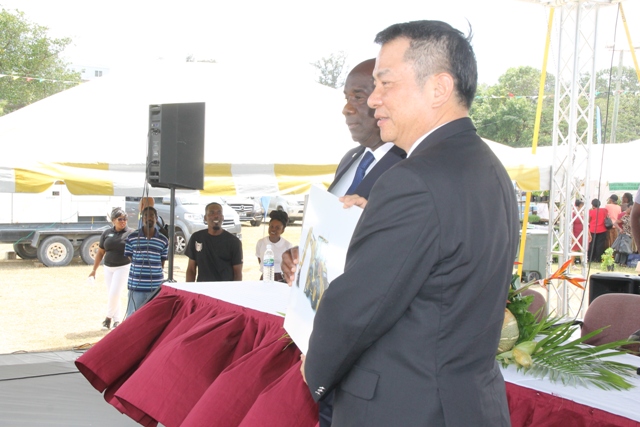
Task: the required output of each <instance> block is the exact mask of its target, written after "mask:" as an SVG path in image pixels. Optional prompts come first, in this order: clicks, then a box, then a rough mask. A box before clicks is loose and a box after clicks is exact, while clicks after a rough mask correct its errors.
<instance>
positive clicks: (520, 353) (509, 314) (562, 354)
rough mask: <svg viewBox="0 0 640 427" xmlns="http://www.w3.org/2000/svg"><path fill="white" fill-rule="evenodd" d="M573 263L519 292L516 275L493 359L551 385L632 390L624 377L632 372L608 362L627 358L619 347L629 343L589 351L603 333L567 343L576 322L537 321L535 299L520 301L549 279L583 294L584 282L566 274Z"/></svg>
mask: <svg viewBox="0 0 640 427" xmlns="http://www.w3.org/2000/svg"><path fill="white" fill-rule="evenodd" d="M572 263H573V259H570V260H568V261H567V262H565V263H564V265H562V267H560V268H559V269H558V271H556V272H555V273H553V274H552V275H551V276H550V277H548V278H546V279H542V280H534V281H531V282H528V283H526V284H525V285H523V286H521V287H517V285H516V284H517V282H518V279H519V277H518V276H517V275H514V277H513V279H512V281H511V285H510V287H509V295H508V300H507V304H506V309H505V324H504V327H503V337H501V341H500V345H499V347H498V354H497V356H496V359H497V360H498V361H499V362H501V363H502V365H503V366H504V367H506V366H508V365H510V364H514V365H516V367H517V369H518V370H523V371H524V373H525V374H527V375H532V376H534V377H536V378H543V377H547V378H548V379H549V380H550V381H551V382H558V381H560V382H562V383H563V384H565V385H574V386H576V385H582V386H587V385H589V384H592V385H595V386H597V387H599V388H602V389H605V390H607V389H615V390H627V389H630V388H632V387H633V385H632V384H631V383H629V382H628V381H627V380H626V379H625V377H633V376H634V375H635V371H636V367H634V366H631V365H627V364H623V363H618V362H614V361H612V360H606V359H607V358H610V357H612V356H617V355H620V354H626V353H627V351H625V350H622V349H620V347H621V346H623V345H627V344H629V343H630V342H629V341H627V340H622V341H616V342H612V343H608V344H603V345H599V346H595V347H593V346H589V345H586V344H584V342H585V341H586V340H588V339H589V338H591V337H593V336H595V335H597V334H599V333H601V332H602V331H603V330H604V328H602V329H598V330H596V331H593V332H592V333H590V334H588V335H585V336H584V337H581V338H578V339H574V340H570V337H571V336H572V335H573V333H574V332H575V331H576V329H577V328H578V327H579V326H577V325H576V324H575V323H574V322H568V323H567V322H565V323H560V322H562V319H560V318H558V317H552V316H550V315H547V316H545V317H543V318H542V319H540V320H537V319H536V315H539V314H540V313H536V314H533V313H531V312H530V311H529V306H530V305H531V303H532V302H533V296H524V295H522V292H523V291H524V290H526V289H529V288H530V287H531V286H533V285H535V284H540V285H542V286H543V287H545V288H546V286H547V285H549V284H550V283H551V280H566V281H568V282H569V283H571V284H573V285H574V286H577V287H578V288H580V289H582V290H584V287H583V286H582V285H581V282H584V281H585V279H583V278H580V277H575V276H572V275H570V274H569V273H568V269H569V267H570V265H571V264H572ZM514 321H515V325H514ZM516 325H517V332H516V331H515V326H516Z"/></svg>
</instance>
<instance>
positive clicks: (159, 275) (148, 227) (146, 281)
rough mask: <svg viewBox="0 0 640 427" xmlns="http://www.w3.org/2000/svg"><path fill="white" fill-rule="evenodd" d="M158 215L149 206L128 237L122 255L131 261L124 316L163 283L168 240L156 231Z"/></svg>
mask: <svg viewBox="0 0 640 427" xmlns="http://www.w3.org/2000/svg"><path fill="white" fill-rule="evenodd" d="M157 219H158V212H156V210H155V208H152V207H150V206H148V207H146V208H144V209H143V210H142V224H143V225H142V228H141V229H139V230H135V231H133V232H131V234H129V237H128V238H127V242H126V244H125V247H124V255H125V256H127V257H129V258H130V259H131V269H130V270H129V280H128V289H129V302H128V304H127V317H129V316H131V315H132V314H133V313H134V312H135V311H136V310H138V309H139V308H140V307H142V306H143V305H144V304H145V303H146V302H147V300H148V299H149V296H150V295H151V294H152V293H153V291H155V290H157V289H158V288H159V287H160V285H161V284H162V282H163V281H164V272H163V268H164V263H165V261H166V260H167V256H168V254H169V240H168V239H167V238H166V237H165V236H164V235H163V234H161V233H160V232H159V231H158V230H157V229H156V221H157Z"/></svg>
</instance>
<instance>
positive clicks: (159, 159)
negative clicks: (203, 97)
mask: <svg viewBox="0 0 640 427" xmlns="http://www.w3.org/2000/svg"><path fill="white" fill-rule="evenodd" d="M147 182H148V183H149V184H150V185H151V186H152V187H165V188H185V189H190V190H202V189H203V188H204V102H193V103H183V104H160V105H150V106H149V153H148V157H147Z"/></svg>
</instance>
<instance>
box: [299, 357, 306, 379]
mask: <svg viewBox="0 0 640 427" xmlns="http://www.w3.org/2000/svg"><path fill="white" fill-rule="evenodd" d="M300 360H302V365H300V373H301V374H302V380H303V381H304V383H305V384H306V383H307V378H306V377H305V376H304V361H305V357H304V354H301V355H300Z"/></svg>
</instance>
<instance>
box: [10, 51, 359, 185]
mask: <svg viewBox="0 0 640 427" xmlns="http://www.w3.org/2000/svg"><path fill="white" fill-rule="evenodd" d="M274 74H275V75H274ZM343 98H344V97H343V95H342V93H341V91H338V90H335V89H331V88H328V87H326V86H323V85H320V84H318V83H315V82H314V81H313V77H312V76H310V75H308V74H307V73H306V72H304V71H303V72H298V73H296V72H294V71H293V70H289V72H287V73H286V77H285V74H284V73H283V70H276V69H274V70H268V71H267V72H266V73H265V72H264V71H263V70H232V69H229V68H227V67H225V66H222V65H220V64H209V63H177V64H176V63H165V62H163V61H159V62H157V63H154V64H149V65H147V66H146V67H137V68H135V71H133V72H129V73H122V72H117V71H115V70H114V71H113V72H112V73H110V74H109V75H108V76H106V77H104V78H101V79H96V80H95V81H91V82H88V83H84V84H82V85H80V86H77V87H74V88H72V89H69V90H67V91H65V92H62V93H59V94H56V95H54V96H51V97H49V98H47V99H44V100H42V101H39V102H36V103H34V104H32V105H29V106H27V107H25V108H23V109H21V110H18V111H16V112H14V113H12V114H9V115H7V116H4V117H1V118H0V138H1V139H2V141H3V145H4V146H5V147H10V148H9V149H8V150H5V153H4V154H3V156H2V160H0V191H2V192H31V191H42V190H43V189H44V188H47V187H48V186H49V185H50V184H51V183H53V182H55V181H56V180H62V181H65V182H66V183H67V186H69V188H70V190H71V191H72V192H73V193H75V194H114V195H128V194H136V195H138V194H140V190H141V188H142V186H143V185H144V179H145V177H144V165H145V162H146V151H147V144H148V143H147V131H148V123H149V105H150V104H163V103H181V102H205V105H206V106H205V109H206V127H205V135H206V137H205V158H204V162H205V164H206V165H207V167H206V175H207V183H206V184H205V187H207V188H205V190H206V191H208V192H212V193H217V194H223V193H224V194H233V193H254V194H274V193H280V192H300V188H297V187H298V186H302V187H304V186H305V184H304V183H306V186H307V187H308V184H309V181H310V180H311V181H314V182H322V181H327V180H330V179H331V178H332V174H333V172H334V171H335V164H336V161H337V159H336V153H343V152H344V151H346V150H347V149H349V148H351V147H353V146H354V144H355V143H354V142H353V141H352V140H351V136H350V134H349V132H348V129H347V127H346V126H345V125H344V118H343V117H342V115H341V114H340V111H342V107H343ZM209 178H210V179H209Z"/></svg>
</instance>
